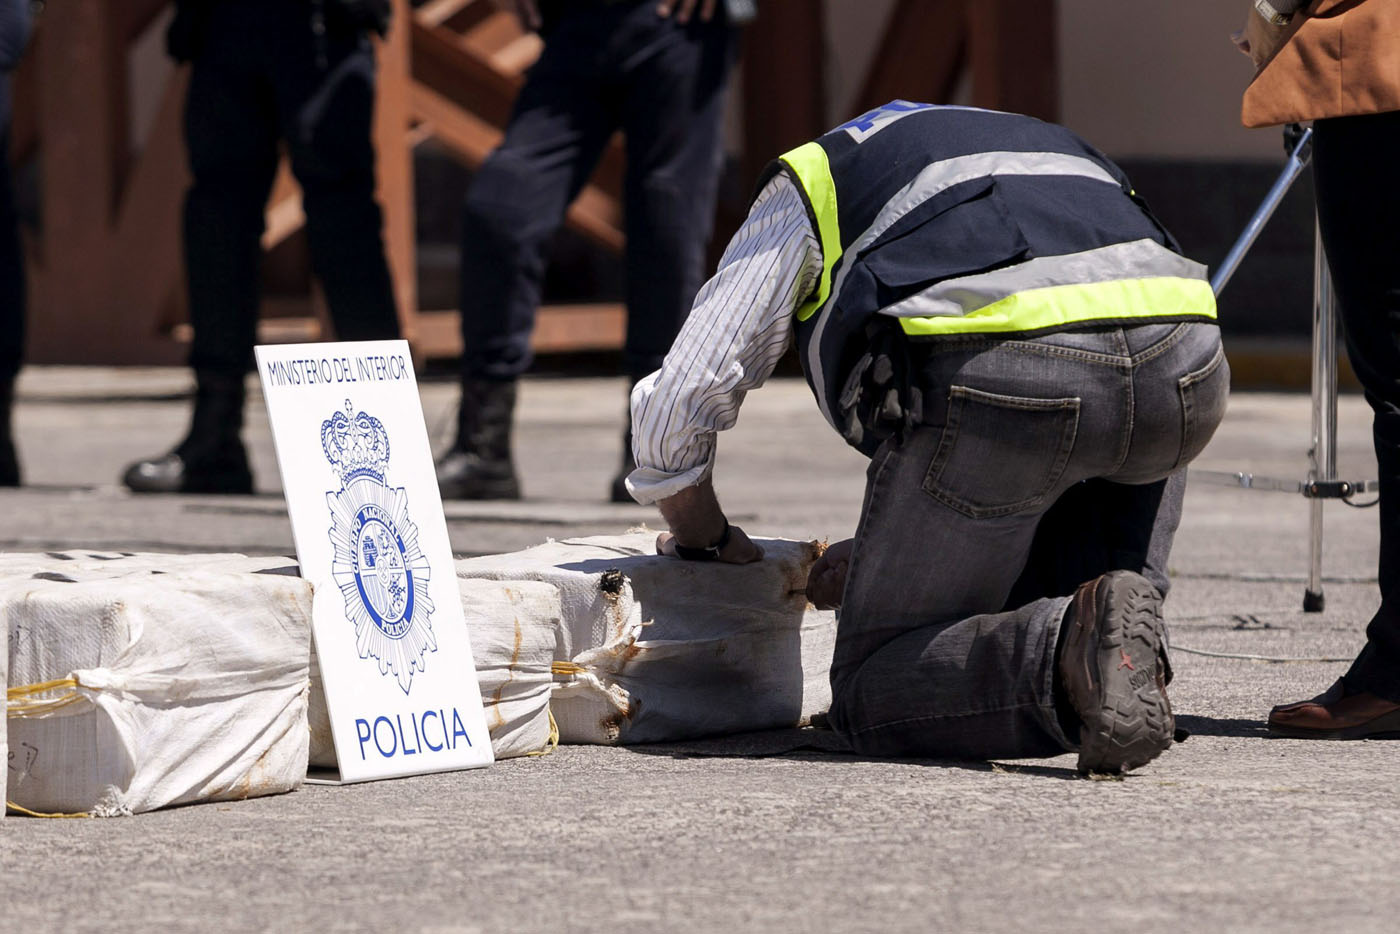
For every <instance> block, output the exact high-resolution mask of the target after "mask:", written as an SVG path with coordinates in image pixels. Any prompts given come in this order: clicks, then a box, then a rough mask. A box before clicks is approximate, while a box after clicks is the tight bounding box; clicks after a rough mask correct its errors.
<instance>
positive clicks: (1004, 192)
mask: <svg viewBox="0 0 1400 934" xmlns="http://www.w3.org/2000/svg"><path fill="white" fill-rule="evenodd" d="M792 340H795V341H796V343H797V349H798V351H799V353H800V356H801V360H802V365H803V369H804V371H805V372H806V376H807V380H808V382H809V383H810V385H811V388H812V391H813V393H814V395H815V396H816V401H817V405H818V407H819V408H820V409H821V412H822V415H823V416H825V418H826V420H827V422H829V423H830V424H831V426H832V427H833V428H834V429H836V430H837V431H838V432H840V433H841V434H842V436H843V437H845V438H846V440H847V441H848V442H849V443H851V444H852V445H854V446H855V447H857V448H858V449H860V450H861V451H862V452H863V453H865V454H866V455H868V456H869V457H870V458H871V463H870V469H869V471H868V474H867V482H866V489H865V501H864V506H863V508H862V511H861V518H860V524H859V526H858V528H857V529H856V534H855V538H854V539H853V540H850V541H846V542H842V543H840V544H839V545H833V546H832V547H831V548H830V549H829V551H828V552H827V554H826V556H824V558H823V559H822V560H821V561H819V562H818V564H817V566H816V567H814V568H813V570H812V575H811V578H810V580H809V582H808V594H809V597H811V598H812V600H813V602H814V603H817V604H818V605H823V604H825V605H831V606H839V607H840V621H839V623H838V631H837V644H836V653H835V658H834V660H833V663H832V670H831V685H832V708H831V715H830V721H831V724H832V727H833V728H834V729H835V730H837V731H838V732H840V733H842V734H844V735H845V736H846V737H847V738H848V739H849V740H850V742H851V744H852V745H853V747H854V748H855V749H856V750H857V751H859V752H861V753H864V754H870V755H887V756H938V757H945V756H946V757H965V758H1015V757H1030V756H1050V755H1057V754H1059V753H1062V752H1065V751H1071V750H1077V751H1078V753H1079V768H1080V770H1081V771H1085V772H1089V771H1095V772H1099V771H1107V772H1118V771H1122V770H1125V769H1130V768H1135V767H1137V766H1140V765H1143V764H1145V763H1146V762H1148V761H1150V760H1151V759H1153V758H1154V757H1156V756H1157V755H1159V754H1160V753H1161V752H1163V751H1164V750H1165V749H1166V748H1167V747H1168V746H1170V745H1171V742H1172V734H1173V719H1172V713H1171V706H1170V704H1169V703H1168V700H1167V694H1166V684H1167V682H1168V681H1169V680H1170V676H1171V675H1170V668H1169V666H1168V662H1167V658H1166V643H1165V633H1164V630H1163V624H1162V617H1161V609H1160V608H1161V601H1162V596H1163V594H1164V593H1165V592H1166V589H1167V576H1166V559H1167V554H1168V551H1169V549H1170V546H1171V538H1172V535H1173V534H1174V532H1175V530H1176V525H1177V521H1178V519H1179V517H1180V508H1181V499H1182V493H1183V489H1184V482H1185V481H1184V467H1185V465H1186V463H1187V462H1188V461H1190V460H1191V459H1192V458H1193V457H1195V456H1196V455H1197V454H1198V453H1199V452H1200V451H1201V449H1202V448H1203V447H1204V446H1205V444H1206V442H1207V441H1209V440H1210V437H1211V434H1212V433H1213V432H1214V430H1215V428H1216V425H1217V424H1218V423H1219V421H1220V419H1221V416H1222V415H1223V414H1224V410H1225V399H1226V395H1227V390H1228V384H1229V370H1228V367H1227V365H1226V363H1225V359H1224V356H1223V352H1222V350H1221V345H1220V333H1219V329H1218V328H1217V327H1216V324H1215V301H1214V297H1213V295H1212V293H1211V289H1210V285H1209V284H1208V282H1207V281H1206V271H1205V269H1204V267H1202V266H1201V265H1199V264H1197V263H1194V262H1192V261H1190V260H1188V259H1185V258H1184V257H1182V256H1181V254H1180V251H1179V248H1178V246H1177V244H1176V241H1175V240H1173V238H1172V237H1171V235H1170V234H1169V233H1167V231H1166V230H1165V229H1163V228H1162V226H1161V224H1160V223H1158V221H1157V220H1156V219H1155V218H1154V217H1153V216H1152V214H1151V212H1150V211H1149V210H1148V209H1147V206H1146V205H1145V203H1144V202H1143V201H1142V200H1141V199H1140V198H1139V197H1138V196H1137V194H1136V192H1135V191H1134V190H1133V189H1132V186H1131V185H1130V184H1129V182H1128V180H1127V178H1126V177H1125V176H1124V174H1123V173H1122V171H1121V170H1119V169H1118V167H1117V166H1115V165H1114V164H1113V163H1111V162H1110V161H1109V160H1108V159H1107V158H1105V157H1104V156H1103V155H1102V154H1101V153H1099V152H1098V151H1097V150H1095V149H1094V148H1092V147H1091V146H1089V145H1088V144H1087V143H1085V142H1084V141H1083V140H1081V139H1079V138H1078V137H1077V136H1075V135H1074V134H1073V133H1071V132H1069V131H1068V130H1066V129H1064V128H1062V127H1059V126H1055V125H1053V124H1048V123H1043V122H1041V121H1039V120H1034V119H1031V118H1029V117H1023V116H1018V115H1014V114H1005V113H996V112H991V111H984V110H975V109H971V108H962V107H938V106H931V105H927V104H913V103H908V102H905V101H894V102H892V103H890V104H887V105H886V106H884V107H881V108H879V109H877V110H874V111H872V112H870V113H868V114H865V115H864V116H862V117H860V118H858V119H856V120H853V121H851V122H850V123H847V124H844V125H843V126H840V127H837V128H836V129H835V130H832V131H831V132H830V133H828V134H826V135H825V136H822V137H821V138H819V139H817V140H815V141H814V142H811V143H808V144H806V145H804V146H801V147H798V148H797V149H794V150H793V151H791V152H789V153H787V154H786V155H784V156H782V157H781V158H779V159H778V160H776V161H775V162H774V163H773V164H772V165H771V166H770V167H769V168H768V170H767V171H766V173H765V174H764V177H763V178H762V179H761V180H760V187H759V190H758V195H757V197H756V198H755V199H754V202H753V205H752V208H751V209H750V211H749V215H748V217H747V219H746V220H745V222H744V225H743V227H742V228H741V229H740V231H739V232H738V233H737V234H736V235H735V237H734V239H733V241H732V242H731V243H730V244H729V247H728V249H727V251H726V252H725V255H724V258H723V259H722V260H721V261H720V266H719V269H718V271H717V272H716V274H715V276H714V278H712V279H711V280H710V281H709V282H708V283H707V284H706V285H705V287H704V288H703V289H702V290H701V292H700V294H699V296H698V297H697V299H696V302H695V306H694V310H693V311H692V313H691V315H690V318H689V319H688V321H687V322H686V324H685V327H684V329H683V330H682V331H681V333H680V335H679V337H678V338H677V339H676V342H675V344H674V346H673V347H672V349H671V351H670V353H669V355H668V356H667V357H666V361H665V363H664V365H663V366H662V368H661V369H660V370H659V371H657V372H656V373H654V374H652V375H651V376H649V377H648V378H646V379H645V380H643V381H642V382H641V383H639V384H638V386H637V388H636V390H635V391H634V393H633V395H632V418H633V430H634V435H635V440H634V453H635V455H636V459H637V464H638V467H637V470H636V471H635V472H633V473H632V474H631V476H630V478H629V480H628V486H629V489H630V490H631V491H632V494H633V496H634V497H635V498H636V499H638V500H639V501H641V502H655V503H656V504H657V506H658V507H659V508H660V510H661V513H662V516H663V517H664V518H665V520H666V522H667V523H668V525H669V527H670V532H669V533H663V535H662V536H661V537H660V539H659V540H658V547H659V549H660V550H661V551H663V552H665V553H668V554H673V555H676V556H677V557H679V558H683V559H689V560H718V561H726V562H734V563H744V562H748V561H754V560H758V559H759V558H761V557H762V552H761V551H760V549H759V548H758V547H757V546H756V545H754V544H753V543H752V542H751V541H750V540H749V539H748V537H747V536H746V535H745V534H744V533H743V531H742V530H741V529H739V528H737V527H735V526H731V525H730V524H729V523H728V522H727V521H726V519H725V516H724V513H723V511H722V510H721V508H720V506H719V503H718V501H717V499H716V497H715V493H714V488H713V486H712V476H711V475H712V472H713V466H714V455H715V433H716V432H718V431H722V430H724V429H727V428H729V427H731V426H732V425H733V424H734V422H735V419H736V418H737V415H738V408H739V405H740V403H741V402H742V400H743V398H744V394H745V393H746V392H747V391H748V390H750V389H754V388H756V387H758V386H759V385H761V384H762V383H763V382H764V380H765V379H767V378H768V376H769V375H770V374H771V373H772V371H773V368H774V366H775V365H776V363H777V361H778V359H779V357H781V356H782V354H783V353H784V351H785V349H786V347H787V346H788V343H789V342H790V341H792Z"/></svg>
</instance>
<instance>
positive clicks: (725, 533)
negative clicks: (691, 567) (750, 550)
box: [675, 519, 731, 561]
mask: <svg viewBox="0 0 1400 934" xmlns="http://www.w3.org/2000/svg"><path fill="white" fill-rule="evenodd" d="M730 531H731V527H730V525H729V520H728V519H726V520H724V529H723V530H722V531H721V532H720V533H719V537H718V538H716V539H714V541H712V542H711V543H710V544H708V545H703V546H695V545H683V544H681V541H680V539H679V538H677V539H676V540H675V548H676V557H678V558H683V559H685V560H686V561H717V560H719V554H720V552H722V551H724V546H725V545H728V544H729V534H730Z"/></svg>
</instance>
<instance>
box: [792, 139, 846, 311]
mask: <svg viewBox="0 0 1400 934" xmlns="http://www.w3.org/2000/svg"><path fill="white" fill-rule="evenodd" d="M781 158H782V160H783V161H784V162H786V163H787V165H788V168H790V169H792V171H793V173H794V174H796V176H797V178H798V179H799V180H800V181H801V183H802V184H801V187H802V188H803V190H804V191H805V193H806V196H807V203H808V205H809V206H810V207H811V209H812V214H813V215H814V217H813V220H814V221H815V222H816V225H817V239H818V240H820V241H821V246H822V274H821V278H820V279H819V280H818V282H817V290H816V292H815V293H813V295H812V297H811V298H810V299H809V300H808V301H806V302H803V303H802V304H801V305H799V306H798V307H797V320H798V321H806V320H807V319H808V318H810V317H812V315H813V314H815V313H816V310H817V309H818V308H820V307H821V306H822V304H823V303H824V302H825V301H826V297H827V296H828V295H830V294H831V271H832V270H833V269H835V268H836V263H837V261H838V260H839V259H840V258H841V223H840V220H839V218H838V216H837V213H836V182H835V181H833V180H832V178H831V162H830V161H829V160H828V159H827V157H826V150H825V149H823V148H822V147H821V144H820V143H815V142H812V143H807V144H805V145H802V146H798V147H797V148H796V149H794V150H792V151H791V152H789V153H785V154H784V155H783V156H782V157H781Z"/></svg>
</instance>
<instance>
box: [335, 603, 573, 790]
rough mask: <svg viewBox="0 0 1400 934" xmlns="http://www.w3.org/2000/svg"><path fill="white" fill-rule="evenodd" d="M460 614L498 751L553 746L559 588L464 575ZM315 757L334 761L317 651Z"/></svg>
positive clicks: (520, 752)
mask: <svg viewBox="0 0 1400 934" xmlns="http://www.w3.org/2000/svg"><path fill="white" fill-rule="evenodd" d="M457 584H458V588H459V589H460V590H461V594H462V615H463V617H464V618H465V619H466V623H467V630H468V631H469V632H470V634H471V644H472V661H473V663H474V664H475V665H476V679H477V684H478V685H479V686H480V688H481V701H482V704H484V705H485V708H486V726H487V727H488V729H489V730H490V732H491V751H492V752H493V753H495V756H496V758H497V759H509V758H513V757H515V756H524V755H529V754H531V753H535V752H541V751H544V750H546V749H548V748H549V745H550V743H551V742H552V739H551V734H552V730H551V728H550V721H549V700H550V692H551V690H552V688H553V685H554V675H553V673H552V671H551V666H552V665H553V662H554V658H555V652H556V651H557V648H558V645H559V643H560V641H561V635H560V623H559V591H558V589H557V588H555V587H553V586H552V585H550V584H545V583H536V582H532V581H519V582H499V581H488V580H459V581H458V582H457ZM309 722H310V726H311V765H312V766H314V767H318V768H334V767H335V765H336V757H335V742H334V740H333V739H332V737H331V723H330V714H329V712H328V711H327V709H326V697H325V692H324V691H323V690H322V688H321V677H320V671H319V669H318V668H317V666H316V663H315V653H314V652H313V653H312V666H311V710H310V717H309Z"/></svg>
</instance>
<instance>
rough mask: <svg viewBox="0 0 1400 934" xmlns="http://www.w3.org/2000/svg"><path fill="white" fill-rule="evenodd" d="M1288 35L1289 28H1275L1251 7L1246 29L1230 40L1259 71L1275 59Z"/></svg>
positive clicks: (1245, 24) (1235, 34)
mask: <svg viewBox="0 0 1400 934" xmlns="http://www.w3.org/2000/svg"><path fill="white" fill-rule="evenodd" d="M1298 15H1302V14H1298ZM1287 33H1288V26H1286V25H1285V26H1275V25H1274V24H1273V23H1270V22H1269V21H1268V20H1266V19H1264V17H1262V16H1260V15H1259V11H1258V10H1255V9H1254V8H1253V7H1252V6H1251V7H1250V10H1249V18H1248V19H1246V20H1245V23H1244V28H1243V29H1241V30H1240V31H1239V32H1237V33H1232V34H1231V36H1230V40H1231V41H1232V42H1234V43H1235V46H1236V47H1237V48H1238V49H1239V50H1240V51H1241V52H1243V53H1244V54H1245V55H1248V56H1249V58H1250V60H1251V61H1252V62H1254V67H1255V68H1256V69H1258V68H1262V67H1264V63H1265V62H1267V61H1268V60H1269V59H1270V58H1272V57H1273V54H1274V52H1275V51H1276V50H1277V49H1278V47H1279V44H1280V43H1281V42H1283V37H1284V36H1285V35H1286V34H1287Z"/></svg>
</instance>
